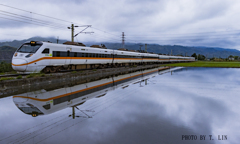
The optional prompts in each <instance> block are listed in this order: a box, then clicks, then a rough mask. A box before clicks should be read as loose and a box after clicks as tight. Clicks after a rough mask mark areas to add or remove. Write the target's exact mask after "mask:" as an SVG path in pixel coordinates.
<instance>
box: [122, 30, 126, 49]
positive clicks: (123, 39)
mask: <svg viewBox="0 0 240 144" xmlns="http://www.w3.org/2000/svg"><path fill="white" fill-rule="evenodd" d="M124 42H125V35H124V32H122V48H124Z"/></svg>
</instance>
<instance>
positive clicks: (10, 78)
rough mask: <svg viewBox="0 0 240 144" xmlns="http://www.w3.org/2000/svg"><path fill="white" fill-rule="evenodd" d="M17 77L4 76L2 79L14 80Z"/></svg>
mask: <svg viewBox="0 0 240 144" xmlns="http://www.w3.org/2000/svg"><path fill="white" fill-rule="evenodd" d="M13 79H15V78H13V77H3V78H0V81H4V80H13Z"/></svg>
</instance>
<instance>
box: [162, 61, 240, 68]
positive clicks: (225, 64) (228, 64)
mask: <svg viewBox="0 0 240 144" xmlns="http://www.w3.org/2000/svg"><path fill="white" fill-rule="evenodd" d="M164 66H176V67H178V66H181V67H224V68H240V62H235V61H234V62H226V61H225V62H213V61H196V62H189V63H174V64H164Z"/></svg>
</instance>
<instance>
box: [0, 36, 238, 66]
mask: <svg viewBox="0 0 240 144" xmlns="http://www.w3.org/2000/svg"><path fill="white" fill-rule="evenodd" d="M26 41H50V42H53V43H56V42H57V40H56V38H52V37H49V38H43V37H32V38H29V39H24V40H13V41H7V42H0V61H3V60H4V61H7V62H11V58H12V55H13V54H14V52H15V51H16V49H17V48H19V47H20V46H21V45H22V44H23V43H24V42H26ZM66 41H67V40H59V41H58V42H59V43H64V42H66ZM84 44H85V45H86V46H91V45H96V44H97V45H100V44H101V43H95V42H88V43H84ZM102 44H105V46H106V47H107V48H108V49H119V48H122V44H121V43H108V42H106V43H103V42H102ZM140 45H142V46H140ZM124 48H125V49H128V50H140V49H141V50H145V46H144V44H141V43H138V44H136V43H126V44H125V46H124ZM147 51H148V52H153V53H159V54H169V55H171V54H172V55H183V56H185V55H186V56H191V55H192V54H193V53H196V54H201V55H204V56H206V57H207V58H212V57H221V58H227V57H228V56H229V55H233V56H240V51H239V50H236V49H227V48H219V47H204V46H201V47H200V46H197V47H194V46H181V45H159V44H148V45H147Z"/></svg>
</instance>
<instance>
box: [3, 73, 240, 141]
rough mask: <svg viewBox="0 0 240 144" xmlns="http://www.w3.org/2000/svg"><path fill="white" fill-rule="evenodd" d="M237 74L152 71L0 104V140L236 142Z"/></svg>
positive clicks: (239, 118) (8, 99) (29, 94)
mask: <svg viewBox="0 0 240 144" xmlns="http://www.w3.org/2000/svg"><path fill="white" fill-rule="evenodd" d="M239 73H240V69H233V68H228V69H227V68H181V69H178V70H175V71H172V72H171V71H169V70H166V71H162V72H158V71H157V70H156V69H152V70H147V71H139V72H135V73H132V74H127V75H123V76H115V77H109V78H106V79H102V80H98V81H95V82H90V83H86V84H81V85H77V86H72V87H64V88H59V89H56V90H51V91H45V90H44V89H43V90H41V91H36V92H26V93H22V94H19V95H14V97H13V96H9V97H6V98H2V99H0V109H1V113H0V129H1V131H0V143H73V144H74V143H89V144H93V143H103V144H106V143H111V144H112V143H121V144H122V143H133V144H134V143H136V144H139V143H140V144H141V143H142V144H146V143H163V144H167V143H172V144H176V143H177V144H181V143H183V144H185V143H189V144H190V143H191V144H192V143H203V144H207V143H216V144H219V143H220V144H221V143H222V144H237V143H239V142H238V141H239V140H240V132H239V129H240V123H239V121H240V111H239V109H240V105H239V102H240V96H239V92H240V77H239Z"/></svg>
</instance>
